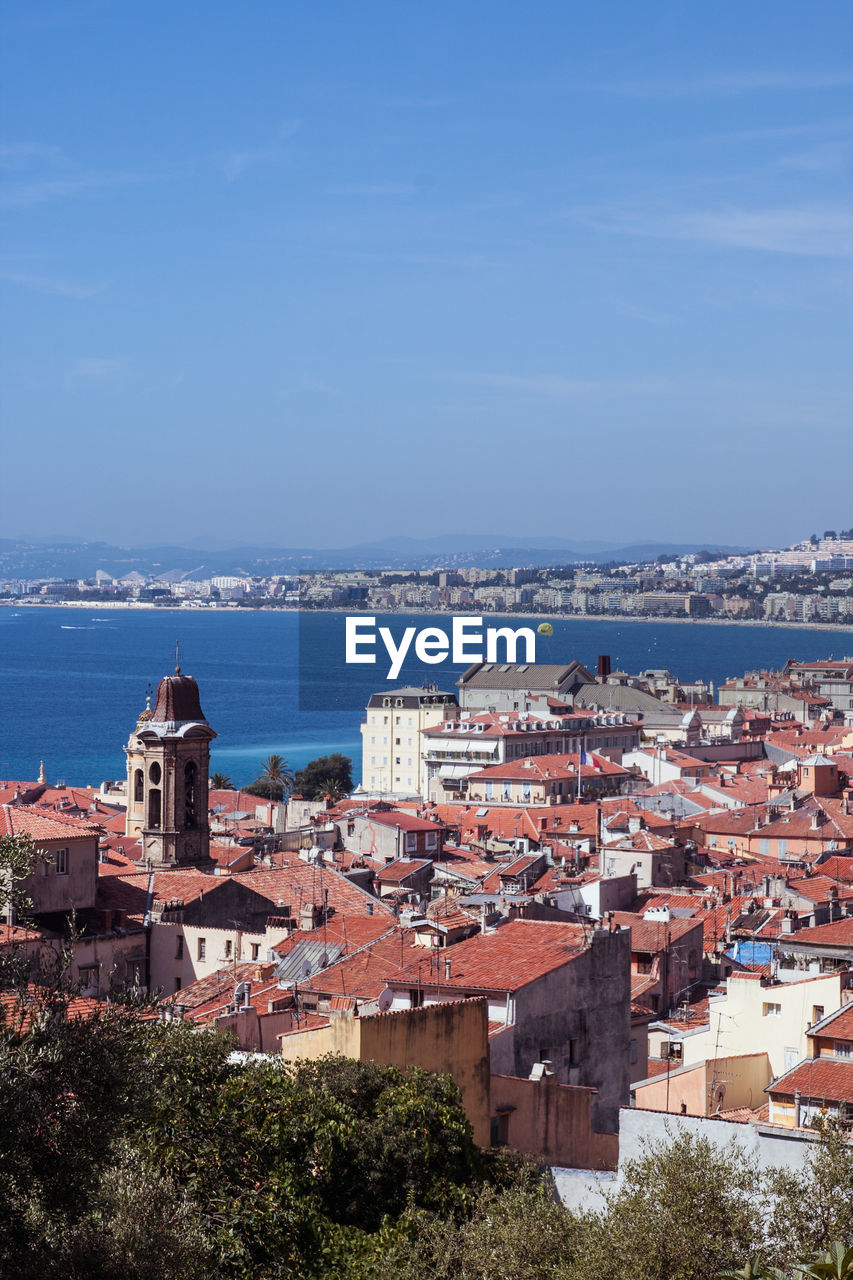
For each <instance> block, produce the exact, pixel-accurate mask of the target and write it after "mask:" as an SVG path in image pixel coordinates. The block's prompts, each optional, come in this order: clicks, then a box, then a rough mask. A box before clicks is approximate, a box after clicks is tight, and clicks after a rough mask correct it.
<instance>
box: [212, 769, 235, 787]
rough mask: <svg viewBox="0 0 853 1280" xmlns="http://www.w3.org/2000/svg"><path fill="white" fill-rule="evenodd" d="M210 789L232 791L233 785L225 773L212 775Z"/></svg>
mask: <svg viewBox="0 0 853 1280" xmlns="http://www.w3.org/2000/svg"><path fill="white" fill-rule="evenodd" d="M210 789H211V791H233V790H234V783H233V782H232V781H231V779H230V778H229V777H228V774H227V773H212V774H211V775H210Z"/></svg>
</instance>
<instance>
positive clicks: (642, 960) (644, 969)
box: [637, 955, 652, 973]
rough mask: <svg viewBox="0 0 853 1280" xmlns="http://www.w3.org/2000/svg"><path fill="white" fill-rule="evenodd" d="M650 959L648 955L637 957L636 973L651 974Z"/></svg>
mask: <svg viewBox="0 0 853 1280" xmlns="http://www.w3.org/2000/svg"><path fill="white" fill-rule="evenodd" d="M651 971H652V958H651V956H648V955H638V956H637V973H651Z"/></svg>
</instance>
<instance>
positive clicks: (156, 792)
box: [148, 787, 160, 831]
mask: <svg viewBox="0 0 853 1280" xmlns="http://www.w3.org/2000/svg"><path fill="white" fill-rule="evenodd" d="M159 826H160V788H159V787H152V788H151V790H150V791H149V792H148V827H149V830H152V831H156V830H157V829H158V828H159Z"/></svg>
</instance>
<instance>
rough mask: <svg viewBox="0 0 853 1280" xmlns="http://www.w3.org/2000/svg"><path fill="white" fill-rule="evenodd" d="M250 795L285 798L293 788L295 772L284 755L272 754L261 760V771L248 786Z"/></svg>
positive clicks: (246, 788)
mask: <svg viewBox="0 0 853 1280" xmlns="http://www.w3.org/2000/svg"><path fill="white" fill-rule="evenodd" d="M243 790H244V791H247V792H248V793H249V795H253V796H262V797H263V799H265V800H284V799H285V798H286V797H287V796H289V795H290V792H291V791H292V790H293V772H292V770H291V768H290V766H289V764H288V763H287V761H286V760H285V758H284V756H279V755H275V754H273V755H270V756H267V758H266V760H262V761H261V772H260V775H259V777H257V778H256V779H255V781H254V782H253V783H251V784H250V785H249V786H248V787H244V788H243Z"/></svg>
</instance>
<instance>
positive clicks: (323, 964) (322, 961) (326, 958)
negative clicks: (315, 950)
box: [320, 951, 329, 969]
mask: <svg viewBox="0 0 853 1280" xmlns="http://www.w3.org/2000/svg"><path fill="white" fill-rule="evenodd" d="M328 963H329V953H328V951H324V952H323V954H322V955H321V956H320V968H321V969H325V968H326V966H327V965H328Z"/></svg>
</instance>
